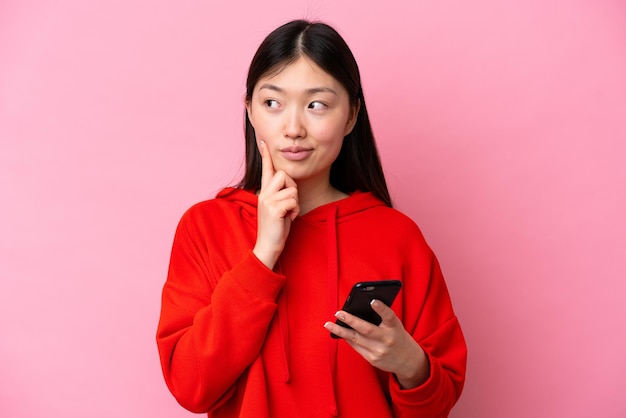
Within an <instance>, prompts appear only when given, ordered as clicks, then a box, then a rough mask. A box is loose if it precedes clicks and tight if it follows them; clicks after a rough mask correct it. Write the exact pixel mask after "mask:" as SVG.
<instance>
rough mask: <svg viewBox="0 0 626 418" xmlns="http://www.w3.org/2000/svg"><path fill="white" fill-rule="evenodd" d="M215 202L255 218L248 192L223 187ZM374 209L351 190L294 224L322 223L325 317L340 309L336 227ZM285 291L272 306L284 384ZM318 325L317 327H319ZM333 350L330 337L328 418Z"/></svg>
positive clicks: (364, 195) (365, 195)
mask: <svg viewBox="0 0 626 418" xmlns="http://www.w3.org/2000/svg"><path fill="white" fill-rule="evenodd" d="M216 198H218V199H225V200H227V201H228V202H231V203H234V204H236V205H238V206H239V207H240V210H241V211H242V214H245V215H246V216H250V217H252V218H256V216H257V204H258V197H257V196H256V194H255V193H254V192H252V191H250V190H243V189H238V188H226V189H224V190H222V191H221V192H220V193H218V195H217V196H216ZM377 206H385V204H384V203H383V202H382V201H381V200H379V199H377V198H376V197H374V195H373V194H372V193H370V192H361V191H355V192H353V193H352V194H350V196H349V197H347V198H345V199H341V200H338V201H336V202H331V203H328V204H325V205H322V206H319V207H317V208H315V209H313V210H311V211H310V212H307V213H306V214H304V215H302V216H299V217H298V218H297V219H296V220H295V221H294V222H307V223H309V222H310V223H325V225H326V231H327V232H326V234H327V246H326V251H327V262H328V272H327V279H328V298H327V311H328V318H333V317H334V314H335V312H337V310H338V309H339V308H340V307H339V306H337V301H338V296H339V295H338V283H339V256H338V254H339V253H338V240H339V237H338V235H337V232H338V229H337V224H338V223H340V222H342V221H343V220H347V219H348V218H350V217H351V216H355V215H358V214H359V213H361V212H363V211H366V210H369V209H371V208H374V207H377ZM275 271H276V272H277V273H280V274H283V271H282V267H281V261H280V259H279V260H278V263H277V264H276V267H275ZM285 299H286V295H285V292H281V294H280V295H279V297H278V299H277V301H276V303H277V305H278V311H277V318H276V323H277V326H278V327H279V328H280V337H281V340H282V341H281V347H282V353H281V354H282V358H283V360H282V363H283V371H282V375H283V381H284V382H285V383H286V384H288V383H289V381H290V376H291V373H290V369H289V364H290V361H289V358H290V352H289V323H288V315H289V312H288V310H287V302H286V300H285ZM320 325H321V324H320ZM337 348H338V340H337V339H334V338H330V337H329V338H328V366H329V367H328V378H329V380H330V382H329V383H330V385H329V387H330V388H331V389H330V393H329V395H328V396H329V399H330V402H329V415H330V416H337V415H338V413H339V412H338V407H337V400H336V389H335V388H336V384H337V382H336V370H337Z"/></svg>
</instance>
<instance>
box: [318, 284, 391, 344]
mask: <svg viewBox="0 0 626 418" xmlns="http://www.w3.org/2000/svg"><path fill="white" fill-rule="evenodd" d="M401 287H402V282H401V281H400V280H380V281H375V282H359V283H356V284H355V285H354V286H353V287H352V290H351V291H350V294H349V295H348V297H347V298H346V301H345V303H344V304H343V308H341V310H342V311H346V312H348V313H351V314H352V315H355V316H358V317H359V318H361V319H363V320H365V321H367V322H370V323H372V324H374V325H380V323H381V322H382V318H381V317H380V316H379V315H378V314H377V313H376V312H374V309H372V307H371V305H370V303H371V302H372V299H377V300H379V301H381V302H382V303H384V304H385V305H387V306H391V304H392V303H393V301H394V300H395V299H396V296H397V295H398V292H399V291H400V288H401ZM335 323H336V324H337V325H341V326H342V327H345V328H351V327H350V326H349V325H347V324H345V323H344V322H342V321H340V320H338V319H337V320H336V321H335ZM330 336H331V337H333V338H339V337H338V336H336V335H335V334H333V333H332V332H331V333H330Z"/></svg>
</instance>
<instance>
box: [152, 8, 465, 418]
mask: <svg viewBox="0 0 626 418" xmlns="http://www.w3.org/2000/svg"><path fill="white" fill-rule="evenodd" d="M245 107H246V111H245V114H246V135H245V136H246V172H245V175H244V178H243V179H242V181H241V183H240V184H239V185H238V186H237V187H234V188H226V189H224V190H223V191H221V192H220V193H219V194H218V195H217V196H216V198H215V199H212V200H209V201H206V202H202V203H199V204H197V205H195V206H193V207H192V208H191V209H189V210H188V211H187V212H186V213H185V215H184V216H183V218H182V219H181V221H180V224H179V226H178V229H177V232H176V235H175V239H174V244H173V248H172V254H171V260H170V268H169V272H168V277H167V282H166V283H165V286H164V289H163V300H162V310H161V318H160V322H159V327H158V332H157V343H158V347H159V354H160V358H161V365H162V368H163V373H164V376H165V381H166V382H167V385H168V387H169V389H170V391H171V392H172V393H173V394H174V396H175V397H176V399H177V400H178V402H179V403H180V404H181V405H183V406H184V407H185V408H187V409H189V410H190V411H193V412H206V413H208V416H210V417H229V418H230V417H254V418H280V417H324V416H327V417H376V418H385V417H445V416H447V415H448V413H449V411H450V409H451V408H452V406H453V405H454V403H455V402H456V400H457V399H458V397H459V396H460V393H461V390H462V387H463V383H464V380H465V362H466V346H465V342H464V339H463V335H462V332H461V328H460V326H459V323H458V321H457V318H456V316H455V314H454V311H453V309H452V305H451V303H450V298H449V295H448V291H447V288H446V285H445V282H444V279H443V277H442V274H441V270H440V268H439V265H438V263H437V260H436V258H435V256H434V255H433V253H432V251H431V249H430V248H429V247H428V245H427V244H426V242H425V241H424V238H423V237H422V234H421V233H420V231H419V229H418V227H417V226H416V225H415V223H414V222H413V221H411V220H410V219H409V218H407V217H406V216H405V215H403V214H401V213H400V212H398V211H396V210H395V209H393V208H392V207H391V206H392V205H391V200H390V198H389V193H388V191H387V187H386V183H385V179H384V176H383V171H382V168H381V165H380V161H379V157H378V152H377V150H376V146H375V143H374V138H373V134H372V130H371V127H370V123H369V119H368V115H367V109H366V106H365V99H364V97H363V91H362V89H361V82H360V76H359V70H358V67H357V64H356V61H355V60H354V57H353V56H352V53H351V52H350V49H349V48H348V46H347V45H346V43H345V42H344V40H343V39H342V38H341V37H340V35H339V34H338V33H337V32H336V31H335V30H334V29H332V28H331V27H329V26H327V25H325V24H322V23H311V22H307V21H302V20H298V21H293V22H290V23H287V24H285V25H284V26H281V27H280V28H278V29H276V30H275V31H274V32H272V33H271V34H270V35H269V36H268V37H267V38H266V39H265V40H264V41H263V43H262V44H261V46H260V47H259V49H258V51H257V53H256V55H255V56H254V58H253V60H252V63H251V65H250V69H249V73H248V79H247V93H246V103H245ZM389 279H397V280H400V281H401V282H402V290H401V291H400V293H399V295H398V297H397V299H396V301H395V302H394V303H393V304H392V307H388V306H386V305H385V304H383V303H382V302H380V301H377V300H374V301H373V302H372V304H371V306H372V308H373V309H374V310H375V311H376V312H377V313H378V314H379V315H380V317H381V318H382V323H381V324H380V325H378V326H377V325H373V324H371V323H369V322H366V321H364V320H362V319H359V318H357V317H356V316H353V315H350V314H348V313H347V312H344V311H342V310H338V309H340V308H341V306H342V303H343V301H344V300H345V298H346V296H347V294H348V293H349V291H350V289H351V288H352V286H353V285H354V284H355V283H357V282H360V281H371V280H389ZM336 318H337V319H340V320H342V321H343V322H345V323H347V324H348V325H350V326H351V327H352V328H351V329H350V328H344V327H341V326H339V325H337V324H336V323H335V321H334V320H335V319H336ZM330 333H333V334H335V335H336V336H339V337H341V338H340V339H335V338H331V337H330Z"/></svg>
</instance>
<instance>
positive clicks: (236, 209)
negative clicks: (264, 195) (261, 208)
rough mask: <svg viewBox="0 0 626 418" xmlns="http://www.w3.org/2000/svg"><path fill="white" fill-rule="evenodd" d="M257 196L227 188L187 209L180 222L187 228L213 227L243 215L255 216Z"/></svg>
mask: <svg viewBox="0 0 626 418" xmlns="http://www.w3.org/2000/svg"><path fill="white" fill-rule="evenodd" d="M255 198H256V197H255V196H254V195H253V194H251V193H250V192H248V191H245V190H240V189H233V188H226V189H223V190H222V191H220V192H219V193H218V194H217V195H216V196H215V197H214V198H212V199H207V200H203V201H200V202H198V203H195V204H194V205H192V206H191V207H190V208H189V209H187V210H186V211H185V212H184V213H183V215H182V217H181V219H180V222H179V225H180V226H182V227H185V228H191V229H193V228H201V229H204V230H206V229H211V228H212V227H213V226H224V225H225V224H229V223H231V222H233V221H234V220H235V219H239V218H241V217H242V216H255V215H256V207H255V204H254V199H255Z"/></svg>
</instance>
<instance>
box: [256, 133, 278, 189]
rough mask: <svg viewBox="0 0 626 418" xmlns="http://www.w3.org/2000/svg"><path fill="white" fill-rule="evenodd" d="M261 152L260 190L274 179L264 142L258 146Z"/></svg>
mask: <svg viewBox="0 0 626 418" xmlns="http://www.w3.org/2000/svg"><path fill="white" fill-rule="evenodd" d="M259 148H260V151H261V167H262V168H261V189H265V188H266V187H267V185H268V183H269V182H270V180H271V179H272V177H274V173H275V171H274V163H273V162H272V156H271V155H270V151H269V149H268V148H267V144H266V143H265V141H261V143H260V145H259Z"/></svg>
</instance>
